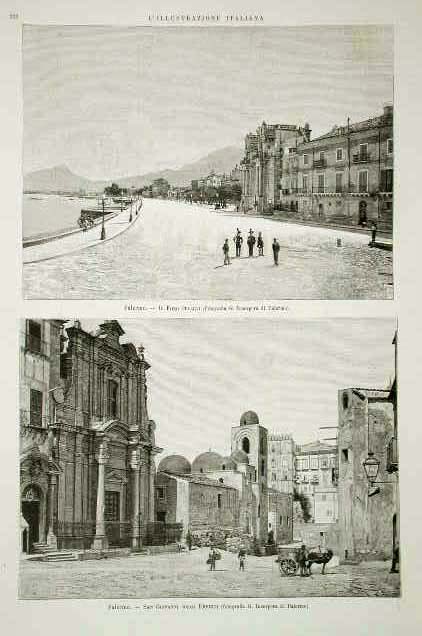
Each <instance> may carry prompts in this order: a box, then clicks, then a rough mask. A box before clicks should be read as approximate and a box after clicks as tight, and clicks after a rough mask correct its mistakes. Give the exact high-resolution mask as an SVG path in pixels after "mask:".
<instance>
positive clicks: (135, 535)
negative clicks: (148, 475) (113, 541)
mask: <svg viewBox="0 0 422 636" xmlns="http://www.w3.org/2000/svg"><path fill="white" fill-rule="evenodd" d="M130 467H131V469H132V548H139V547H140V543H141V538H140V535H139V530H140V528H139V471H140V467H141V462H140V459H139V451H138V450H134V451H132V457H131V461H130Z"/></svg>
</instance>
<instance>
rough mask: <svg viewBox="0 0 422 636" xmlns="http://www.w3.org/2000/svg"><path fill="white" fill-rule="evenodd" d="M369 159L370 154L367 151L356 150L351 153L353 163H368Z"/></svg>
mask: <svg viewBox="0 0 422 636" xmlns="http://www.w3.org/2000/svg"><path fill="white" fill-rule="evenodd" d="M370 160H371V154H370V153H369V152H358V153H357V154H356V155H353V163H368V161H370Z"/></svg>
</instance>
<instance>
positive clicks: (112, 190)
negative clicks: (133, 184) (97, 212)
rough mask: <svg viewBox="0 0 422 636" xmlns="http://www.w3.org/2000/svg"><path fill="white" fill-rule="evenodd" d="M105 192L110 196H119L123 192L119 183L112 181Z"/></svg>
mask: <svg viewBox="0 0 422 636" xmlns="http://www.w3.org/2000/svg"><path fill="white" fill-rule="evenodd" d="M104 194H106V195H107V196H109V197H119V196H120V195H121V194H122V189H121V188H120V187H119V186H118V185H117V183H112V184H111V186H107V187H106V188H104Z"/></svg>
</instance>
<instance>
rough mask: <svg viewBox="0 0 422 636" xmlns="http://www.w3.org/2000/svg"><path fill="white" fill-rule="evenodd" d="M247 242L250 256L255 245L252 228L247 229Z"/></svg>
mask: <svg viewBox="0 0 422 636" xmlns="http://www.w3.org/2000/svg"><path fill="white" fill-rule="evenodd" d="M247 244H248V248H249V257H252V256H253V248H254V245H255V237H254V234H253V230H252V229H250V230H249V236H248V240H247Z"/></svg>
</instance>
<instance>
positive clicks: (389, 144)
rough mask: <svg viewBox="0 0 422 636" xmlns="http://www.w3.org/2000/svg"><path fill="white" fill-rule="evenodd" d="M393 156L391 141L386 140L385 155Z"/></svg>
mask: <svg viewBox="0 0 422 636" xmlns="http://www.w3.org/2000/svg"><path fill="white" fill-rule="evenodd" d="M392 154H393V140H392V139H387V155H392Z"/></svg>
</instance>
